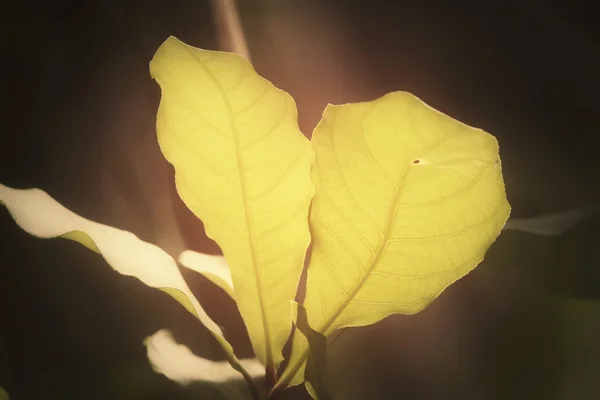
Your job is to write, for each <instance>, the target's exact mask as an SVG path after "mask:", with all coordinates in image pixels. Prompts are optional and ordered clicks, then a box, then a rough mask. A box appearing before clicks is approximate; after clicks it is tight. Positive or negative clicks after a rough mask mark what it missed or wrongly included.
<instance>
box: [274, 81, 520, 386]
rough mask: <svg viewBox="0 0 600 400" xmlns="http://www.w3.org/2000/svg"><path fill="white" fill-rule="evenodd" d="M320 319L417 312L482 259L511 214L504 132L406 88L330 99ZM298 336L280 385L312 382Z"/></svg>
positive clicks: (311, 272)
mask: <svg viewBox="0 0 600 400" xmlns="http://www.w3.org/2000/svg"><path fill="white" fill-rule="evenodd" d="M313 149H314V150H315V153H316V159H315V166H314V168H313V171H312V178H313V181H314V183H315V186H316V193H315V197H314V200H313V204H312V209H311V215H310V227H311V233H312V238H313V252H312V254H311V262H310V265H309V267H308V277H307V293H306V300H305V303H304V306H305V308H306V310H307V313H308V317H309V324H310V326H311V327H313V329H315V331H317V332H319V333H321V334H323V335H325V336H329V335H330V334H331V333H332V332H333V331H334V330H335V329H337V328H341V327H348V326H363V325H369V324H373V323H375V322H377V321H380V320H381V319H383V318H385V317H387V316H389V315H391V314H396V313H401V314H413V313H416V312H418V311H420V310H422V309H423V308H425V307H426V306H427V305H428V304H429V303H431V302H432V301H433V300H434V299H435V298H436V297H437V296H439V295H440V293H441V292H442V291H443V290H444V289H445V288H446V287H448V286H449V285H450V284H452V283H453V282H454V281H456V280H457V279H459V278H461V277H462V276H464V275H465V274H467V273H468V272H469V271H471V270H472V269H473V268H474V267H475V266H476V265H477V264H479V263H480V262H481V260H482V259H483V256H484V254H485V252H486V251H487V249H488V248H489V246H490V245H491V244H492V243H493V242H494V240H495V239H496V237H497V236H498V235H499V234H500V232H501V230H502V227H503V226H504V224H505V222H506V220H507V218H508V216H509V213H510V206H509V204H508V202H507V200H506V194H505V190H504V182H503V179H502V172H501V166H500V159H499V156H498V144H497V142H496V139H495V138H494V137H493V136H491V135H489V134H487V133H485V132H484V131H482V130H480V129H475V128H472V127H469V126H467V125H464V124H462V123H460V122H458V121H455V120H453V119H452V118H450V117H448V116H446V115H444V114H442V113H440V112H438V111H436V110H434V109H432V108H430V107H429V106H427V105H426V104H424V103H423V102H421V101H420V100H419V99H418V98H416V97H414V96H413V95H411V94H408V93H404V92H396V93H390V94H388V95H385V96H383V97H381V98H379V99H377V100H374V101H371V102H365V103H357V104H348V105H343V106H328V107H327V109H326V110H325V113H324V115H323V119H322V120H321V122H320V123H319V125H318V126H317V128H316V129H315V132H314V135H313ZM306 356H307V346H306V342H305V340H304V339H303V336H302V335H294V343H293V348H292V356H291V361H290V364H289V367H288V368H287V369H286V371H284V373H283V375H282V377H281V378H280V381H279V382H278V385H277V386H278V387H287V386H292V385H296V384H299V383H301V382H302V381H303V371H304V363H305V359H306Z"/></svg>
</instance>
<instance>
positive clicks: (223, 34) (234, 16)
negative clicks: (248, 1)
mask: <svg viewBox="0 0 600 400" xmlns="http://www.w3.org/2000/svg"><path fill="white" fill-rule="evenodd" d="M212 8H213V15H214V18H215V23H216V25H217V37H218V40H219V49H221V50H224V51H229V52H232V53H237V54H239V55H241V56H242V57H244V58H246V59H247V60H248V61H252V60H251V59H250V50H248V42H247V41H246V36H245V35H244V29H243V27H242V23H241V21H240V15H239V13H238V9H237V6H236V3H235V0H212Z"/></svg>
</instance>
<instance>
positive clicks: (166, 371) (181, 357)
mask: <svg viewBox="0 0 600 400" xmlns="http://www.w3.org/2000/svg"><path fill="white" fill-rule="evenodd" d="M144 344H145V345H146V350H147V354H148V360H149V361H150V364H151V365H152V368H153V369H154V370H155V371H156V372H159V373H161V374H163V375H165V376H166V377H167V378H169V379H170V380H172V381H175V382H179V383H181V384H184V385H187V384H190V383H198V382H203V383H206V384H209V385H211V386H213V387H216V389H218V390H219V391H220V392H221V393H223V395H224V396H225V397H226V398H228V399H233V400H235V399H249V398H251V397H250V392H249V391H248V389H247V387H246V386H245V384H244V381H243V379H242V377H241V376H240V374H239V373H238V372H237V371H236V370H234V369H233V368H232V367H231V365H230V364H229V363H228V362H227V361H212V360H207V359H205V358H202V357H198V356H196V355H195V354H194V353H192V352H191V350H190V349H189V348H188V347H186V346H184V345H181V344H179V343H177V342H176V341H175V339H174V338H173V336H172V335H171V333H170V332H169V331H167V330H164V329H163V330H160V331H158V332H156V333H155V334H154V335H152V336H150V337H148V338H146V340H145V341H144ZM240 363H241V364H242V366H243V367H244V369H245V370H246V371H247V372H248V374H249V375H250V376H251V377H252V378H255V379H259V378H262V377H264V375H265V368H264V366H263V365H262V364H261V363H260V362H259V361H258V360H257V359H254V358H252V359H242V360H240Z"/></svg>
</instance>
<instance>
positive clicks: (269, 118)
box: [150, 37, 314, 379]
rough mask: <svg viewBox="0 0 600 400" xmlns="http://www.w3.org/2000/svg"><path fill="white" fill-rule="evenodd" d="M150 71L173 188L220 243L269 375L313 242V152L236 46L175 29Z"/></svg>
mask: <svg viewBox="0 0 600 400" xmlns="http://www.w3.org/2000/svg"><path fill="white" fill-rule="evenodd" d="M150 70H151V73H152V76H153V77H154V78H155V79H156V81H157V82H158V83H159V85H160V87H161V90H162V99H161V102H160V107H159V111H158V116H157V131H158V138H159V143H160V146H161V149H162V152H163V154H164V156H165V157H166V159H167V160H168V161H169V162H170V163H171V164H173V166H174V167H175V180H176V185H177V190H178V192H179V195H180V196H181V198H182V200H183V201H184V203H185V204H186V205H187V206H188V208H189V209H190V210H191V211H192V212H194V214H195V215H196V216H197V217H199V218H200V219H202V221H203V222H204V226H205V228H206V233H207V235H208V236H210V237H211V238H213V239H214V240H215V241H216V242H217V243H218V244H219V246H220V247H221V249H222V250H223V254H224V256H225V259H226V260H227V263H228V265H229V268H230V269H231V275H232V278H233V283H234V288H235V297H236V299H237V301H238V307H239V309H240V313H241V315H242V317H243V319H244V322H245V323H246V326H247V327H248V331H249V335H250V339H251V341H252V345H253V347H254V351H255V353H256V355H257V357H258V359H259V360H261V362H263V363H264V364H265V365H266V367H267V379H273V377H274V374H275V369H276V368H277V366H278V365H279V364H280V362H281V361H282V354H281V351H282V348H283V346H284V344H285V342H286V340H287V338H288V336H289V333H290V330H291V324H292V319H291V314H290V312H291V311H290V308H289V301H290V300H292V299H293V298H294V296H295V293H296V289H297V284H298V280H299V277H300V273H301V270H302V265H303V260H304V254H305V251H306V248H307V247H308V243H309V239H310V237H309V231H308V221H307V220H308V207H309V203H310V200H311V198H312V194H313V186H312V183H311V181H310V168H311V166H312V163H313V159H314V154H313V152H312V150H311V148H310V143H309V141H308V140H307V139H306V138H305V137H304V136H303V135H302V133H301V132H300V130H299V128H298V124H297V113H296V106H295V103H294V101H293V99H292V98H291V97H290V96H289V95H288V94H287V93H285V92H284V91H282V90H279V89H277V88H276V87H275V86H273V85H272V84H271V83H270V82H268V81H267V80H265V79H263V78H262V77H260V76H259V75H258V74H257V73H256V72H255V71H254V69H253V68H252V66H251V65H250V63H248V61H247V60H245V59H244V58H243V57H240V56H238V55H236V54H231V53H224V52H216V51H206V50H200V49H196V48H193V47H190V46H187V45H186V44H184V43H182V42H180V41H179V40H177V39H176V38H174V37H170V38H169V39H167V40H166V41H165V43H163V44H162V45H161V47H160V48H159V49H158V51H157V52H156V54H155V56H154V58H153V60H152V62H151V64H150Z"/></svg>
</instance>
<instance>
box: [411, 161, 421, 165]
mask: <svg viewBox="0 0 600 400" xmlns="http://www.w3.org/2000/svg"><path fill="white" fill-rule="evenodd" d="M412 163H413V164H420V163H421V160H415V161H413V162H412Z"/></svg>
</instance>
